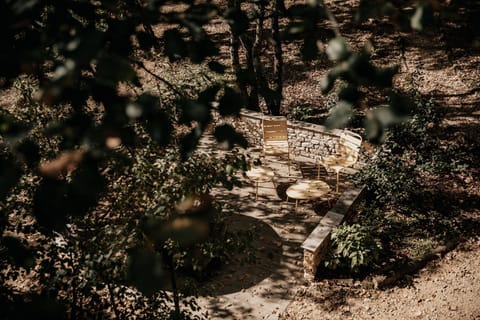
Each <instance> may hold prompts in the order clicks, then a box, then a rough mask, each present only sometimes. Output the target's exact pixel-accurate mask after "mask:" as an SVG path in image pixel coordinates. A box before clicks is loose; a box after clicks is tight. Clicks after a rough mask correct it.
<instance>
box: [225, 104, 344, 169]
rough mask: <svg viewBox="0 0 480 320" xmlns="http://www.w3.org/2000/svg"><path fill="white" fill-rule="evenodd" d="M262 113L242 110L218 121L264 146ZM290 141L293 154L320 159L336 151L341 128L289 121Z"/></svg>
mask: <svg viewBox="0 0 480 320" xmlns="http://www.w3.org/2000/svg"><path fill="white" fill-rule="evenodd" d="M268 117H269V116H265V115H263V114H262V113H259V112H254V111H250V110H246V109H244V110H242V111H241V112H240V116H239V117H235V118H228V119H225V118H222V119H221V120H218V122H220V121H221V122H224V123H229V124H231V125H232V126H233V127H235V129H236V130H238V131H239V132H241V133H242V134H243V135H244V137H245V138H246V139H247V140H248V142H249V144H250V146H252V147H255V146H258V147H262V146H263V137H262V119H267V118H268ZM216 118H217V119H219V117H216ZM287 127H288V142H289V144H290V150H291V153H292V154H293V156H302V157H306V158H310V159H312V160H316V161H318V160H320V159H321V157H322V156H325V155H329V154H332V153H334V152H335V150H336V147H337V142H338V137H339V135H340V133H341V130H328V129H327V128H325V127H324V126H321V125H317V124H311V123H308V122H303V121H292V120H289V121H287Z"/></svg>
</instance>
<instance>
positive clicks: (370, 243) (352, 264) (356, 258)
mask: <svg viewBox="0 0 480 320" xmlns="http://www.w3.org/2000/svg"><path fill="white" fill-rule="evenodd" d="M331 239H332V248H331V251H330V254H329V256H328V257H327V259H326V260H325V266H326V267H328V268H331V269H336V268H339V267H347V268H348V269H350V270H351V271H353V272H358V271H360V269H361V268H362V267H368V266H371V265H372V264H373V263H375V262H376V261H377V259H378V255H379V252H380V249H381V247H380V245H379V244H378V243H377V241H376V240H375V239H374V238H373V237H372V235H371V232H370V230H369V229H368V228H366V227H363V226H361V225H359V224H353V225H345V224H343V225H340V226H338V227H336V228H334V229H333V230H332V234H331Z"/></svg>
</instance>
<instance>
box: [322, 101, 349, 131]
mask: <svg viewBox="0 0 480 320" xmlns="http://www.w3.org/2000/svg"><path fill="white" fill-rule="evenodd" d="M352 115H353V106H352V104H350V103H349V102H347V101H343V100H341V101H339V102H338V103H337V105H336V106H335V107H333V108H332V110H331V111H330V114H329V116H328V118H327V120H326V121H325V125H326V126H327V128H329V129H333V128H344V127H346V126H347V124H348V123H349V122H350V119H351V117H352Z"/></svg>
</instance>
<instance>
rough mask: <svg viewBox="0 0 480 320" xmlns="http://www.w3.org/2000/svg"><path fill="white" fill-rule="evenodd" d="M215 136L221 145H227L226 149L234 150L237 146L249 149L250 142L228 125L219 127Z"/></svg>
mask: <svg viewBox="0 0 480 320" xmlns="http://www.w3.org/2000/svg"><path fill="white" fill-rule="evenodd" d="M213 135H214V136H215V138H216V139H217V141H218V142H219V143H226V149H232V148H233V146H235V145H239V146H241V147H242V148H247V147H248V141H247V140H246V139H245V137H244V136H243V135H242V134H241V133H239V132H237V131H236V130H235V128H233V127H232V126H230V125H228V124H223V125H219V126H217V127H216V128H215V131H214V133H213Z"/></svg>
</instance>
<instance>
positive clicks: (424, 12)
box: [410, 1, 433, 31]
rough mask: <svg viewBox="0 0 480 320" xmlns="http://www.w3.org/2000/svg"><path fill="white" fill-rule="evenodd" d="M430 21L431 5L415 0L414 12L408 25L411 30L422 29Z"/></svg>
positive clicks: (431, 18)
mask: <svg viewBox="0 0 480 320" xmlns="http://www.w3.org/2000/svg"><path fill="white" fill-rule="evenodd" d="M432 22H433V9H432V6H431V5H430V4H429V3H428V2H426V1H417V3H416V9H415V13H414V14H413V15H412V17H411V18H410V27H411V28H412V29H413V30H417V31H423V30H424V29H425V27H427V26H428V25H429V24H431V23H432Z"/></svg>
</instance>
